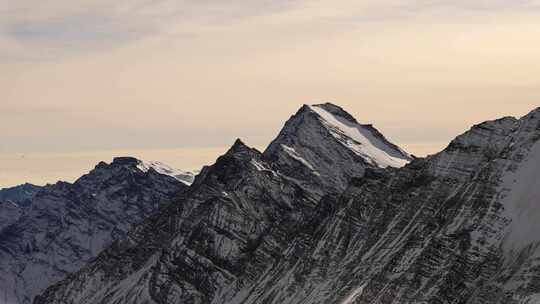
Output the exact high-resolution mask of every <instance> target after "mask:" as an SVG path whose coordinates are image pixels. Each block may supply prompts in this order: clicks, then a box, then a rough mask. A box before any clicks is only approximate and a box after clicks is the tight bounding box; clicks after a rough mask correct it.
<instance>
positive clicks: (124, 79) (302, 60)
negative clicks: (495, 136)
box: [0, 0, 540, 188]
mask: <svg viewBox="0 0 540 304" xmlns="http://www.w3.org/2000/svg"><path fill="white" fill-rule="evenodd" d="M539 37H540V1H499V0H494V1H475V0H473V1H445V0H443V1H418V0H417V1H404V0H399V1H281V0H278V1H228V2H222V1H212V0H207V1H190V0H188V1H145V0H142V1H123V0H120V1H114V2H111V1H101V0H95V1H91V0H88V1H86V0H84V1H67V0H56V1H46V2H37V1H30V0H18V1H14V0H0V70H1V71H2V72H1V73H0V92H2V93H0V129H1V130H2V133H1V134H2V135H1V138H0V188H2V187H6V186H12V185H16V184H20V183H24V182H31V183H36V184H44V183H47V182H49V183H53V182H55V181H56V180H59V179H62V180H68V181H72V180H74V178H76V177H78V176H80V175H81V174H83V173H85V172H87V171H88V170H90V169H91V168H92V167H93V166H94V165H95V164H96V163H97V162H99V161H100V160H104V161H107V162H109V161H110V160H111V158H112V157H113V156H118V155H133V156H137V157H140V158H143V159H147V160H160V161H163V162H166V163H168V164H170V165H172V166H174V167H177V168H180V169H185V170H192V169H197V168H199V167H200V166H201V165H203V164H208V163H212V162H213V161H214V160H215V158H216V157H217V156H219V155H220V154H221V153H223V152H224V151H225V150H226V149H227V147H228V146H229V145H231V144H232V143H233V141H234V139H235V138H237V137H240V138H242V139H243V140H244V141H245V142H246V143H247V144H248V145H251V146H254V147H257V148H260V149H263V148H264V147H265V146H266V145H267V144H268V143H269V142H270V141H271V140H272V139H273V138H274V137H275V136H276V135H277V133H278V132H279V129H280V128H281V127H282V125H283V123H284V122H285V121H286V120H287V118H288V117H289V116H290V115H292V114H293V113H294V112H295V111H296V110H297V109H298V108H299V107H300V106H301V105H302V104H310V103H319V102H325V101H331V102H333V103H336V104H338V105H340V106H342V107H343V108H344V109H346V110H347V111H349V112H350V113H351V114H352V115H353V116H355V117H356V118H357V119H358V120H359V121H360V122H362V123H373V124H374V125H375V126H376V127H377V128H378V129H379V130H381V131H382V133H384V134H385V135H386V136H387V137H388V138H389V139H391V140H392V141H393V142H395V143H397V144H399V145H400V146H402V147H403V148H404V149H406V150H407V151H408V152H410V153H413V154H415V155H418V156H423V155H427V154H430V153H434V152H437V151H438V150H440V149H441V148H443V147H444V146H445V145H446V144H447V143H448V142H449V141H450V140H451V139H452V138H454V137H455V136H456V135H458V134H459V133H461V132H463V131H465V130H466V129H468V128H469V127H470V126H471V125H472V124H475V123H479V122H482V121H484V120H488V119H494V118H498V117H502V116H508V115H512V116H518V117H519V116H522V115H524V114H526V113H527V112H529V111H530V110H532V109H533V108H534V107H537V106H539V105H540V99H539V96H540V57H539V55H538V54H540V39H539Z"/></svg>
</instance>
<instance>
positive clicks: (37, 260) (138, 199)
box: [0, 157, 192, 304]
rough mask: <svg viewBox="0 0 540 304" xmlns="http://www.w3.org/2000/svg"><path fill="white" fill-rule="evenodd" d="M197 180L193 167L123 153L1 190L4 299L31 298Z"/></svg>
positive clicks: (17, 302) (8, 303)
mask: <svg viewBox="0 0 540 304" xmlns="http://www.w3.org/2000/svg"><path fill="white" fill-rule="evenodd" d="M186 179H187V180H186ZM191 181H192V178H191V176H190V175H189V174H187V173H181V171H177V170H176V171H175V170H172V169H171V168H169V167H167V166H166V165H163V164H161V163H145V162H142V161H140V160H137V159H135V158H130V157H122V158H115V159H114V161H113V162H112V163H111V164H107V163H104V162H101V163H100V164H98V165H97V166H96V167H95V169H94V170H92V171H91V172H90V173H88V174H86V175H84V176H82V177H81V178H79V179H78V180H77V181H76V182H75V183H73V184H70V183H66V182H58V183H56V184H54V185H47V186H44V187H37V186H33V185H23V186H19V187H15V188H10V189H7V190H2V191H1V192H0V194H2V193H3V194H4V196H2V197H3V199H5V200H4V201H3V202H1V203H0V303H2V304H23V303H31V302H32V300H33V297H34V296H36V295H38V294H40V293H41V292H43V291H44V289H45V288H46V287H47V286H49V285H51V284H53V283H56V282H58V281H59V280H61V279H63V278H64V277H65V275H66V274H68V273H71V272H74V271H77V270H79V269H80V268H81V267H82V266H84V265H85V264H86V263H87V262H88V261H90V260H91V259H92V258H94V257H95V256H96V255H97V254H98V253H99V252H101V251H102V250H103V249H104V248H106V247H108V246H109V245H110V244H111V243H112V242H113V241H114V240H116V239H121V238H123V237H124V236H125V235H126V233H127V231H128V230H129V229H130V228H131V227H132V226H133V225H135V224H137V223H138V222H140V221H142V220H143V219H145V218H147V217H148V216H149V215H151V214H154V213H155V212H156V211H157V210H158V209H159V208H160V207H162V206H165V205H167V204H168V203H169V202H170V201H171V200H172V199H173V198H174V197H176V196H177V195H178V194H179V193H181V192H182V191H184V190H185V189H186V188H187V187H188V184H189V183H190V182H191Z"/></svg>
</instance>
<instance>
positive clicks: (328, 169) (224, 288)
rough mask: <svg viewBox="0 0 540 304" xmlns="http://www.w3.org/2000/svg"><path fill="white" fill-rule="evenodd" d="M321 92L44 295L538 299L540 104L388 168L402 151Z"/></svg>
mask: <svg viewBox="0 0 540 304" xmlns="http://www.w3.org/2000/svg"><path fill="white" fill-rule="evenodd" d="M321 108H322V109H323V110H325V111H326V112H327V113H331V114H332V115H333V118H332V117H331V118H328V117H327V119H324V117H325V116H324V115H326V114H325V113H323V114H322V115H323V116H321V114H320V112H318V110H317V109H315V110H314V109H313V108H312V107H307V106H306V107H304V108H303V109H301V110H300V111H299V112H298V113H297V114H296V115H295V116H293V117H292V118H291V120H290V121H289V122H288V123H287V124H286V126H285V128H284V130H283V131H282V132H281V133H280V135H279V136H278V138H277V139H276V140H275V141H274V142H273V143H272V144H271V145H270V147H269V148H268V149H267V150H266V151H265V153H264V154H261V153H259V152H258V151H256V150H254V149H251V148H249V147H247V146H245V145H244V144H243V143H242V142H240V141H237V142H236V143H235V144H234V146H233V147H232V148H231V149H230V150H229V151H228V152H227V153H226V154H225V155H224V156H222V157H220V158H219V159H218V160H217V162H216V163H215V164H214V165H212V166H210V167H207V168H205V169H203V171H202V172H201V174H200V175H199V176H198V177H197V179H196V180H195V182H194V184H193V185H192V187H191V188H190V189H189V190H187V191H186V192H184V193H183V194H182V195H181V196H180V197H179V198H178V199H177V201H176V202H175V203H173V204H170V205H169V206H168V207H166V209H164V210H163V211H162V212H160V213H159V214H156V215H155V216H154V217H152V218H150V219H148V220H146V221H145V222H144V224H142V225H140V226H138V227H136V229H134V230H132V231H131V232H130V233H129V235H128V237H127V238H125V239H123V240H121V241H118V242H116V243H114V244H113V245H112V246H111V247H109V248H108V249H107V250H105V251H104V252H102V253H101V254H100V255H99V256H98V257H97V258H96V259H95V260H94V261H93V262H91V263H90V264H89V265H88V266H86V267H84V268H83V269H82V270H80V271H78V272H76V273H74V274H72V275H70V276H68V277H67V278H66V279H65V280H63V281H62V282H60V283H58V284H56V285H54V286H51V287H50V288H48V289H47V291H46V292H45V293H44V294H43V295H42V296H40V297H38V298H37V299H36V303H37V304H42V303H62V304H65V303H141V304H143V303H144V304H146V303H160V304H161V303H201V304H203V303H210V304H240V303H242V304H259V303H288V304H293V303H294V304H297V303H302V304H323V303H325V304H326V303H336V304H363V303H365V304H367V303H388V304H391V303H394V304H396V303H397V304H402V303H403V304H405V303H407V304H408V303H411V304H412V303H473V304H486V303H493V304H503V303H511V304H526V303H527V304H528V303H539V302H540V284H539V283H538V282H539V280H538V277H540V271H539V269H540V267H539V265H540V264H539V260H540V251H539V244H540V236H539V235H540V234H539V232H540V224H538V223H539V221H538V218H540V208H538V207H539V205H538V204H540V141H539V139H540V109H538V110H535V111H533V112H531V113H530V114H529V115H527V116H525V117H523V118H521V119H519V120H517V119H513V118H503V119H500V120H496V121H491V122H486V123H483V124H480V125H477V126H474V127H473V128H472V129H471V130H470V131H468V132H466V133H465V134H463V135H461V136H459V137H457V138H456V139H455V140H454V141H452V143H450V145H449V146H448V147H447V148H446V149H445V150H444V151H442V152H441V153H438V154H436V155H433V156H430V157H428V158H425V159H414V160H413V161H412V162H411V163H410V164H408V165H406V166H405V167H402V168H388V166H386V165H388V164H394V163H400V161H399V159H400V158H399V156H400V155H402V157H404V158H401V159H402V160H403V159H406V158H407V154H406V153H404V152H402V151H401V150H400V149H399V148H397V149H396V148H395V146H394V148H391V147H392V145H391V144H385V141H384V140H383V139H384V137H382V135H377V133H378V132H371V131H370V133H362V132H363V131H365V129H368V131H369V128H368V127H365V125H362V126H364V128H365V129H363V128H362V129H361V131H362V132H360V131H359V132H360V134H361V135H362V134H363V135H365V138H369V139H371V141H369V143H366V142H362V141H363V138H361V137H359V136H353V135H354V134H353V132H354V130H355V128H356V127H357V125H353V127H351V128H352V129H350V128H348V127H350V125H349V124H348V123H347V122H350V123H351V124H352V119H351V118H350V117H348V116H347V115H346V114H343V113H342V112H341V111H342V109H340V108H339V107H336V106H333V105H323V106H322V107H321ZM339 117H341V118H342V119H345V121H341V120H339V119H338V118H339ZM335 120H338V122H341V123H342V124H344V125H345V127H343V128H342V129H336V124H335V123H333V124H332V123H330V121H334V122H335ZM356 130H358V129H356ZM370 134H371V135H370ZM372 136H373V137H375V138H376V139H377V140H376V139H374V138H373V137H372ZM303 137H307V139H306V138H303ZM381 137H382V138H381ZM313 143H317V144H313ZM369 144H371V145H369ZM283 145H284V146H285V148H284V147H283ZM372 147H377V148H379V149H378V150H372ZM287 148H289V149H287ZM291 149H292V150H291ZM345 149H349V151H347V150H345ZM381 151H382V152H381ZM367 152H372V153H371V154H367ZM358 157H361V158H358ZM396 158H397V159H396ZM390 167H391V166H390ZM316 173H317V174H316ZM345 181H346V182H345Z"/></svg>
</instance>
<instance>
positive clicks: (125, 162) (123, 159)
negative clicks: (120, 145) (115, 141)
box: [112, 156, 140, 166]
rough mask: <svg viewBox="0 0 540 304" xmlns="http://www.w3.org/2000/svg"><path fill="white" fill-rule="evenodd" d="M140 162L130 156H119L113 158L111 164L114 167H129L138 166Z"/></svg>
mask: <svg viewBox="0 0 540 304" xmlns="http://www.w3.org/2000/svg"><path fill="white" fill-rule="evenodd" d="M139 162H140V160H138V159H136V158H135V157H131V156H120V157H115V158H113V162H112V164H114V165H121V166H130V165H135V166H136V165H137V164H139Z"/></svg>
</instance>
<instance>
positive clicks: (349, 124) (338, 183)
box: [264, 103, 412, 191]
mask: <svg viewBox="0 0 540 304" xmlns="http://www.w3.org/2000/svg"><path fill="white" fill-rule="evenodd" d="M264 157H265V158H266V159H268V160H270V161H271V162H274V163H277V164H278V165H279V167H280V170H281V171H282V173H285V174H286V175H289V176H291V177H293V178H295V179H298V180H306V179H307V180H310V182H311V183H313V185H312V186H313V187H312V188H313V189H319V188H321V185H323V186H322V187H323V188H326V187H330V188H333V189H332V191H333V190H341V189H344V188H345V187H346V186H347V184H348V182H349V180H350V178H351V177H355V176H362V175H363V174H364V170H365V168H368V167H372V168H386V167H402V166H404V165H405V164H407V163H408V162H409V161H410V160H412V157H411V156H410V155H409V154H407V153H406V152H404V151H403V150H401V149H400V148H399V147H397V146H396V145H394V144H392V143H391V142H390V141H388V140H387V139H386V138H385V137H384V136H383V135H382V134H380V133H379V132H378V131H377V130H376V129H375V128H374V127H373V126H371V125H362V124H360V123H358V122H357V121H356V119H355V118H354V117H353V116H352V115H351V114H349V113H347V112H346V111H345V110H344V109H343V108H341V107H339V106H337V105H335V104H332V103H322V104H316V105H304V106H302V107H301V108H300V110H299V111H298V112H297V113H296V114H295V115H293V116H292V117H291V118H290V119H289V120H288V121H287V122H286V123H285V126H284V127H283V129H282V130H281V132H280V133H279V135H278V136H277V137H276V139H275V140H274V141H272V143H271V144H270V145H269V146H268V148H267V149H266V151H265V152H264ZM337 167H339V169H338V168H337ZM309 187H311V186H309ZM313 189H312V190H313ZM313 191H316V190H313Z"/></svg>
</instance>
